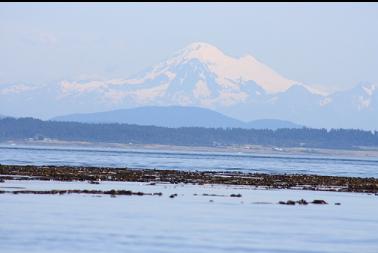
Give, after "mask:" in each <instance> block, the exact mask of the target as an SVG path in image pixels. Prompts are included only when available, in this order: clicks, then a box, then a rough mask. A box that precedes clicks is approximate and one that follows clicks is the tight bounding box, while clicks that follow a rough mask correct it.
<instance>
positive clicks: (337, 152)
mask: <svg viewBox="0 0 378 253" xmlns="http://www.w3.org/2000/svg"><path fill="white" fill-rule="evenodd" d="M22 146H25V147H31V146H35V147H51V148H53V147H61V148H96V149H97V148H98V149H125V150H129V149H145V150H164V151H178V152H196V151H197V152H225V153H245V154H259V155H261V154H265V155H303V156H331V157H350V158H378V148H366V149H360V150H351V149H325V148H306V147H285V148H282V147H276V146H264V145H233V146H224V147H205V146H204V147H202V146H177V145H162V144H124V143H104V142H85V141H62V140H39V141H38V140H33V141H6V142H0V147H22Z"/></svg>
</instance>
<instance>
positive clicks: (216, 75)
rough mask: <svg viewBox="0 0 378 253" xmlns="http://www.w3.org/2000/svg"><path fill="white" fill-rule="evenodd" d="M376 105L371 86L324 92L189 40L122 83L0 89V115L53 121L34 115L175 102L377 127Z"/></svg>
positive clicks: (240, 115) (232, 112)
mask: <svg viewBox="0 0 378 253" xmlns="http://www.w3.org/2000/svg"><path fill="white" fill-rule="evenodd" d="M377 103H378V85H375V84H369V83H363V84H359V85H357V86H356V87H354V88H353V89H350V90H347V91H339V92H335V93H333V94H324V93H322V92H320V91H318V90H316V89H314V88H312V87H311V86H308V85H306V84H303V83H300V82H298V81H294V80H290V79H288V78H286V77H284V76H282V75H280V74H278V73H276V72H275V71H274V70H272V69H271V68H269V67H268V66H267V65H265V64H263V63H261V62H259V61H258V60H257V59H255V58H254V57H253V56H251V55H246V56H243V57H232V56H228V55H226V54H224V53H223V52H222V51H221V50H219V49H218V48H216V47H215V46H212V45H210V44H207V43H192V44H190V45H189V46H187V47H185V48H184V49H182V50H179V51H177V52H176V53H174V54H173V56H172V57H170V58H168V59H166V60H164V61H162V62H160V63H158V64H156V65H154V66H152V67H151V68H148V69H146V70H145V71H142V72H140V73H139V74H137V75H134V76H131V77H128V78H119V79H110V80H107V79H102V80H85V81H83V80H80V81H77V80H63V81H59V82H56V83H51V84H43V85H25V84H12V85H1V86H0V113H3V114H7V115H15V113H14V112H15V111H17V110H19V111H25V112H28V113H29V115H37V116H39V117H45V118H50V117H51V116H53V115H43V114H42V113H41V112H43V111H44V108H46V107H49V108H50V111H51V110H53V111H54V112H55V115H64V114H70V113H77V112H81V113H84V112H98V111H106V110H114V109H123V108H131V107H138V106H168V105H180V106H199V107H204V108H209V109H212V110H215V111H218V112H221V113H223V114H226V115H228V116H231V117H234V118H236V119H239V120H243V121H251V120H257V119H265V118H270V119H280V120H289V121H292V122H297V123H298V124H301V125H306V126H310V127H326V128H331V127H334V128H335V127H337V128H339V127H340V128H363V129H378V117H377V116H376V115H378V105H377ZM55 115H54V116H55ZM15 116H21V115H15ZM24 116H26V115H24ZM194 120H195V119H194Z"/></svg>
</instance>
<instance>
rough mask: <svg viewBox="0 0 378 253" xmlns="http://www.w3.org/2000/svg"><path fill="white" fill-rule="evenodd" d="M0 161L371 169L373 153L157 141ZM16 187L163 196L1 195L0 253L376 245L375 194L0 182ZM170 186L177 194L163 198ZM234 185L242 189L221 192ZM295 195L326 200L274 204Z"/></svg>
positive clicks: (19, 151)
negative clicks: (153, 146) (144, 146)
mask: <svg viewBox="0 0 378 253" xmlns="http://www.w3.org/2000/svg"><path fill="white" fill-rule="evenodd" d="M0 163H1V164H39V165H42V164H50V165H77V166H78V165H86V166H106V167H132V168H160V169H185V170H234V171H242V172H266V173H311V174H322V175H343V176H362V177H378V161H377V160H375V159H348V158H335V157H314V156H311V157H310V156H309V157H303V156H277V155H251V154H236V153H214V152H213V153H210V152H173V151H163V150H129V149H122V150H115V149H88V148H67V147H65V148H46V147H18V146H12V147H4V146H2V147H0ZM19 189H29V190H51V189H102V190H110V189H125V190H132V191H142V192H151V193H152V192H162V193H163V195H162V196H118V197H116V198H112V197H110V196H101V195H99V196H93V195H75V194H70V195H62V196H60V195H53V196H52V195H22V194H17V195H15V194H0V203H1V204H0V206H1V208H0V217H1V219H0V252H7V253H23V252H29V253H50V252H62V253H67V252H85V253H87V252H88V253H89V252H90V253H92V252H141V253H151V252H153V253H155V252H162V253H168V252H183V253H192V252H204V253H212V252H214V253H218V252H261V253H302V252H303V253H315V252H319V253H325V252H329V253H331V252H332V253H355V252H364V253H376V252H378V234H377V233H376V232H377V229H378V216H377V213H378V196H376V195H374V194H359V193H338V192H316V191H297V190H257V189H254V188H253V187H246V186H244V187H243V186H223V185H184V184H178V185H174V184H156V185H149V184H147V183H135V182H102V183H101V184H99V185H93V184H89V183H88V182H56V181H55V182H54V181H28V180H27V181H22V180H20V181H18V180H17V181H12V180H5V182H3V183H0V190H8V191H9V190H19ZM174 193H176V194H177V197H176V198H174V199H171V198H169V196H170V195H171V194H174ZM204 193H206V194H208V195H207V196H204V195H203V194H204ZM233 193H234V194H239V193H240V194H241V195H242V197H241V198H231V197H227V196H229V195H230V194H233ZM211 194H216V195H225V196H226V197H220V196H211ZM301 198H304V199H306V200H308V201H312V200H314V199H324V200H326V201H327V202H328V203H329V204H328V205H307V206H298V205H296V206H283V205H278V204H277V202H278V201H280V200H285V201H286V200H288V199H292V200H299V199H301ZM336 202H338V203H341V205H335V203H336Z"/></svg>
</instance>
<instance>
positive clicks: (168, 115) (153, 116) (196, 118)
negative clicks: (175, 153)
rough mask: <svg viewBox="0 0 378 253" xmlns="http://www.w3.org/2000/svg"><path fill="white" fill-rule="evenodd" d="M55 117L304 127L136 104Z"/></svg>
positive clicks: (162, 124) (178, 124)
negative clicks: (135, 105)
mask: <svg viewBox="0 0 378 253" xmlns="http://www.w3.org/2000/svg"><path fill="white" fill-rule="evenodd" d="M51 120H53V121H68V122H81V123H127V124H136V125H151V126H160V127H174V128H178V127H206V128H246V129H252V128H254V129H272V130H275V129H278V128H301V127H302V126H300V125H298V124H295V123H292V122H289V121H283V120H275V119H261V120H256V121H250V122H243V121H240V120H237V119H234V118H232V117H228V116H226V115H223V114H221V113H218V112H216V111H212V110H209V109H205V108H200V107H182V106H161V107H158V106H146V107H136V108H130V109H118V110H112V111H104V112H97V113H80V114H71V115H62V116H57V117H54V118H51Z"/></svg>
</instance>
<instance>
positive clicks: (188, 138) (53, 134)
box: [0, 118, 378, 149]
mask: <svg viewBox="0 0 378 253" xmlns="http://www.w3.org/2000/svg"><path fill="white" fill-rule="evenodd" d="M30 138H32V139H45V138H50V139H57V140H64V141H89V142H112V143H133V144H165V145H182V146H230V145H267V146H277V147H309V148H335V149H337V148H343V149H356V148H359V147H362V146H364V147H378V132H377V131H365V130H358V129H331V130H327V129H313V128H299V129H298V128H297V129H277V130H270V129H242V128H203V127H181V128H167V127H156V126H139V125H130V124H117V123H111V124H109V123H106V124H100V123H78V122H58V121H42V120H39V119H34V118H18V119H16V118H3V119H0V142H3V141H9V140H26V139H30Z"/></svg>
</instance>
